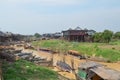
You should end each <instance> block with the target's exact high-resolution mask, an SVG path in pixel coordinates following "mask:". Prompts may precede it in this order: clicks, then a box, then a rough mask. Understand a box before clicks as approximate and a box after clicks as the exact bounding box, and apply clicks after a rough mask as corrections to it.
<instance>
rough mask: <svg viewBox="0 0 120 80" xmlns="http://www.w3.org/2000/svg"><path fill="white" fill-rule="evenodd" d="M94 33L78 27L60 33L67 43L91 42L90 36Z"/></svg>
mask: <svg viewBox="0 0 120 80" xmlns="http://www.w3.org/2000/svg"><path fill="white" fill-rule="evenodd" d="M95 32H96V31H94V30H88V29H82V28H80V27H76V28H75V29H71V28H70V29H68V30H66V31H62V33H63V37H64V39H65V40H69V41H78V42H85V41H92V37H91V36H92V35H93V34H94V33H95Z"/></svg>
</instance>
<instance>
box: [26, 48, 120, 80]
mask: <svg viewBox="0 0 120 80" xmlns="http://www.w3.org/2000/svg"><path fill="white" fill-rule="evenodd" d="M24 51H27V52H29V51H33V50H24ZM33 55H39V56H42V57H45V58H47V59H48V60H50V59H51V58H52V54H51V53H47V52H42V51H33ZM57 60H63V55H62V54H54V55H53V65H54V66H56V62H57ZM71 60H74V68H75V69H76V71H77V68H78V64H79V62H86V60H80V59H78V58H76V57H73V56H70V55H67V56H65V62H66V63H68V64H69V65H70V66H71ZM99 63H100V64H104V65H106V66H107V67H109V68H112V69H114V70H117V71H120V63H105V62H99ZM54 70H55V71H58V72H59V73H60V74H61V75H64V76H66V77H68V78H70V79H75V76H74V74H73V73H72V72H70V73H68V72H62V71H60V70H59V69H57V68H56V67H54Z"/></svg>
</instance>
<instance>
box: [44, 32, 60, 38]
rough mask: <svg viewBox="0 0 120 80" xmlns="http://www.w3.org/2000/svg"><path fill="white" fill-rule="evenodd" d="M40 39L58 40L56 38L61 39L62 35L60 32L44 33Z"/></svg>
mask: <svg viewBox="0 0 120 80" xmlns="http://www.w3.org/2000/svg"><path fill="white" fill-rule="evenodd" d="M42 37H44V38H55V39H58V38H60V37H62V33H60V32H56V33H46V34H43V35H42Z"/></svg>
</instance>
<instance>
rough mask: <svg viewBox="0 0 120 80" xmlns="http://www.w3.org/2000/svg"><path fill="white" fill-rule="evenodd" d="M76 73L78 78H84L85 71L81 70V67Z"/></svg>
mask: <svg viewBox="0 0 120 80" xmlns="http://www.w3.org/2000/svg"><path fill="white" fill-rule="evenodd" d="M78 75H79V77H80V78H83V79H85V78H86V75H87V74H86V72H84V71H82V70H81V69H79V70H78Z"/></svg>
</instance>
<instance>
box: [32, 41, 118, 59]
mask: <svg viewBox="0 0 120 80" xmlns="http://www.w3.org/2000/svg"><path fill="white" fill-rule="evenodd" d="M32 44H33V45H36V46H40V47H46V48H52V49H53V50H56V49H57V50H59V51H61V50H62V52H65V51H67V50H77V51H79V53H82V54H86V55H90V56H92V55H95V56H98V57H99V56H102V57H103V58H105V59H108V60H110V61H117V60H120V49H119V48H118V47H120V40H118V41H112V42H110V43H109V44H108V43H107V44H106V43H87V42H84V43H83V42H68V41H63V40H43V41H36V42H33V43H32Z"/></svg>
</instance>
